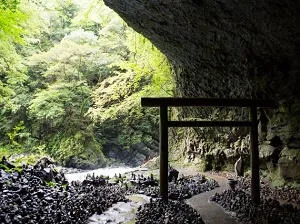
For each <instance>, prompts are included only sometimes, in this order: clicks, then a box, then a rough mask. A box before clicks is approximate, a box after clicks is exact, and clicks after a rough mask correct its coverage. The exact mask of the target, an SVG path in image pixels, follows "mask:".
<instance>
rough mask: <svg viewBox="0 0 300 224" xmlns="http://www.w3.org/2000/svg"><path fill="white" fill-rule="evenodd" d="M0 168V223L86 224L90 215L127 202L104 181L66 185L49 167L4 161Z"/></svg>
mask: <svg viewBox="0 0 300 224" xmlns="http://www.w3.org/2000/svg"><path fill="white" fill-rule="evenodd" d="M0 164H1V166H0V223H14V224H19V223H34V224H37V223H43V224H48V223H49V224H54V223H55V224H56V223H61V224H64V223H78V224H80V223H86V220H88V218H89V217H90V216H91V215H93V214H95V213H97V214H101V213H102V212H103V211H105V210H106V209H107V208H109V207H111V206H112V204H114V203H117V202H120V201H127V199H126V198H125V194H124V191H123V190H122V189H121V188H120V187H119V186H118V185H109V184H107V180H106V179H105V178H103V177H95V176H90V177H88V178H87V180H86V181H84V182H83V183H82V184H79V183H77V182H73V183H72V184H69V183H68V182H67V181H66V179H65V177H64V174H63V173H60V172H57V171H56V170H55V168H54V167H51V166H49V164H43V163H39V164H37V165H36V166H34V167H33V166H23V167H22V168H16V167H14V166H13V165H12V164H9V163H7V161H6V160H5V159H4V160H3V159H2V161H0ZM45 166H46V167H45Z"/></svg>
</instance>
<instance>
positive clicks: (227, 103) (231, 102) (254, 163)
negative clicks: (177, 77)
mask: <svg viewBox="0 0 300 224" xmlns="http://www.w3.org/2000/svg"><path fill="white" fill-rule="evenodd" d="M141 103H142V106H143V107H159V109H160V123H159V154H160V194H161V197H162V198H163V199H165V200H167V199H168V128H169V127H251V133H250V142H251V197H252V200H253V202H254V203H255V204H259V203H260V192H259V184H260V178H259V151H258V120H257V108H258V107H260V108H274V107H276V103H275V102H274V101H271V100H251V99H218V98H171V97H160V98H148V97H145V98H141ZM183 106H192V107H193V106H198V107H199V106H200V107H247V108H250V121H169V120H168V107H183Z"/></svg>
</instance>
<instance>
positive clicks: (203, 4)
mask: <svg viewBox="0 0 300 224" xmlns="http://www.w3.org/2000/svg"><path fill="white" fill-rule="evenodd" d="M104 2H105V3H106V5H107V6H109V7H111V8H112V9H113V10H115V11H116V12H117V13H118V14H119V15H120V16H121V17H122V18H123V19H124V20H125V21H126V22H127V23H128V24H129V25H130V26H132V27H133V28H134V29H135V30H136V31H138V32H140V33H142V34H143V35H144V36H146V37H147V38H149V39H150V40H151V41H152V42H153V43H154V44H155V45H156V46H157V47H158V48H159V49H160V50H161V51H162V52H163V53H164V54H165V55H166V56H167V57H168V59H169V60H170V62H171V64H172V65H173V68H174V71H175V76H176V77H175V81H176V93H177V95H178V96H185V97H220V98H239V97H243V98H259V99H274V100H276V101H277V102H279V104H280V107H279V109H277V110H273V111H261V113H260V124H259V127H260V141H261V150H260V152H261V157H262V159H263V160H264V161H266V162H268V163H269V164H274V165H275V166H279V170H280V173H281V175H282V176H283V177H284V178H285V179H298V180H299V179H300V168H299V167H300V100H299V99H300V90H299V86H300V57H299V56H300V54H299V52H300V38H299V36H300V15H299V13H300V3H299V1H288V0H254V1H249V0H242V1H237V0H218V1H216V0H169V1H167V0H123V1H120V0H104ZM235 112H237V111H235ZM237 114H239V115H238V116H237ZM203 115H205V116H204V118H205V117H206V118H207V117H208V118H217V119H220V118H221V119H222V118H223V119H224V118H233V117H234V118H247V112H246V111H238V113H231V112H229V111H226V110H216V109H211V110H201V111H200V112H199V110H195V109H193V110H191V109H190V110H188V109H183V110H181V111H180V115H179V116H180V117H186V116H192V117H203ZM191 136H192V140H185V143H184V144H183V147H182V153H183V154H185V156H186V157H190V160H194V159H195V158H197V157H199V158H202V159H204V160H206V163H207V164H208V165H209V166H213V162H212V161H216V160H218V161H221V160H223V159H224V158H226V157H227V159H228V158H229V157H230V156H231V154H233V156H234V154H235V153H234V152H235V150H237V149H239V151H243V148H245V149H246V151H247V148H248V146H247V134H246V131H245V130H242V129H232V130H230V131H228V130H219V131H218V132H217V133H211V130H207V129H206V130H202V129H196V130H195V132H194V133H193V134H191ZM203 139H204V140H203ZM187 141H188V142H187ZM191 155H192V156H191ZM263 164H264V163H263ZM267 167H269V165H267ZM215 168H216V167H215ZM291 170H292V171H291Z"/></svg>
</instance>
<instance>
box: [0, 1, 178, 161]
mask: <svg viewBox="0 0 300 224" xmlns="http://www.w3.org/2000/svg"><path fill="white" fill-rule="evenodd" d="M3 2H5V3H6V4H3ZM0 3H1V7H0V40H1V41H0V96H1V98H0V104H3V105H4V104H5V108H6V109H4V107H3V109H1V110H0V122H1V124H0V126H1V131H0V133H1V139H0V140H1V142H0V145H2V146H3V149H4V148H5V152H7V150H13V149H15V148H18V150H19V151H20V150H21V151H26V152H30V151H31V152H32V151H35V152H37V151H41V150H43V151H44V152H46V153H48V154H50V155H51V156H53V157H54V158H56V159H58V160H59V161H61V162H63V163H65V164H66V165H68V163H70V161H71V160H74V158H76V159H79V160H82V161H89V162H90V163H95V164H102V165H103V164H104V163H105V158H104V155H103V154H102V150H103V147H105V145H107V144H110V143H111V140H112V139H114V140H113V141H114V142H113V144H116V145H119V146H120V148H124V149H128V150H130V149H131V147H132V146H133V145H135V144H137V143H141V142H146V143H149V144H152V143H153V141H156V139H157V131H156V126H157V124H158V119H157V116H156V115H154V114H155V113H152V112H153V111H152V112H151V111H150V109H143V108H141V106H140V97H142V96H171V95H172V94H173V92H172V90H173V81H172V80H173V79H172V77H171V70H170V66H169V64H168V61H167V59H166V58H165V56H164V55H163V54H162V53H161V52H160V51H159V50H158V49H156V48H155V46H153V45H152V43H151V42H150V41H148V40H147V39H146V38H144V37H143V36H142V35H140V34H137V33H136V32H135V31H133V30H132V29H131V28H129V27H128V26H127V24H126V23H125V22H124V21H123V20H122V19H121V18H120V17H119V16H118V15H117V14H116V13H114V12H113V11H112V10H111V9H109V8H107V7H106V6H105V5H104V3H103V1H101V0H92V1H89V0H83V1H82V0H52V1H46V0H42V1H35V0H26V1H25V0H20V1H14V0H11V1H3V0H2V1H0ZM33 18H34V19H33ZM152 110H153V109H152Z"/></svg>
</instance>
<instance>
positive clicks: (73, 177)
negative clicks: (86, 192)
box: [65, 167, 145, 182]
mask: <svg viewBox="0 0 300 224" xmlns="http://www.w3.org/2000/svg"><path fill="white" fill-rule="evenodd" d="M142 170H145V169H143V168H140V167H136V168H131V167H106V168H100V169H96V170H89V171H84V172H77V173H69V174H65V177H66V178H67V180H68V181H69V182H71V181H83V180H84V179H85V177H86V176H87V175H88V174H89V175H93V174H94V175H95V176H101V175H103V176H109V177H110V178H111V177H114V176H115V174H116V175H119V174H124V173H129V172H135V171H142Z"/></svg>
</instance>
